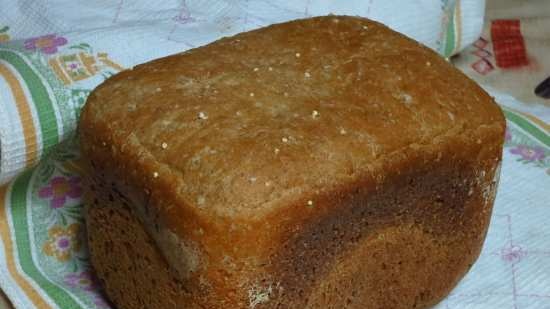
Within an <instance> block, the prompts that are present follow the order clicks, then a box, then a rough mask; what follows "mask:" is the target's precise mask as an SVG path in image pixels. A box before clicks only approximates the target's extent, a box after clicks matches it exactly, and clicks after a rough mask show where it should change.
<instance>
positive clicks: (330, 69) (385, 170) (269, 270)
mask: <svg viewBox="0 0 550 309" xmlns="http://www.w3.org/2000/svg"><path fill="white" fill-rule="evenodd" d="M504 129H505V122H504V118H503V116H502V113H501V111H500V109H499V108H498V106H497V105H496V104H495V103H494V101H493V100H492V98H491V97H489V96H488V95H487V94H486V93H485V92H484V91H483V90H482V89H481V88H480V87H478V86H477V85H476V84H475V83H474V82H472V81H471V80H469V79H468V78H466V77H465V76H464V75H462V74H461V73H459V72H458V71H457V70H456V69H454V68H453V67H452V66H451V65H450V64H448V63H447V62H446V61H445V60H444V59H442V58H440V57H439V56H438V55H437V54H436V53H434V52H433V51H431V50H429V49H427V48H425V47H423V46H421V45H420V44H419V43H417V42H415V41H413V40H411V39H408V38H406V37H404V36H403V35H400V34H398V33H396V32H394V31H392V30H390V29H388V28H387V27H385V26H383V25H381V24H379V23H376V22H373V21H370V20H367V19H363V18H358V17H346V16H325V17H316V18H311V19H304V20H297V21H292V22H287V23H283V24H277V25H272V26H269V27H266V28H262V29H259V30H255V31H251V32H246V33H242V34H239V35H236V36H233V37H229V38H223V39H221V40H219V41H216V42H214V43H211V44H209V45H207V46H204V47H200V48H196V49H192V50H189V51H187V52H184V53H181V54H178V55H174V56H170V57H166V58H163V59H159V60H155V61H152V62H150V63H146V64H143V65H139V66H137V67H135V68H133V69H131V70H127V71H124V72H122V73H120V74H118V75H116V76H114V77H112V78H110V79H109V80H107V81H106V82H105V83H103V84H102V85H101V86H99V87H98V88H97V89H96V90H94V91H93V93H92V94H91V95H90V97H89V99H88V102H87V104H86V106H85V108H84V111H83V113H82V117H81V121H80V129H79V132H80V142H81V150H82V158H83V165H84V167H85V170H86V179H87V183H88V189H87V193H86V203H87V216H86V220H87V229H88V239H89V248H90V251H91V258H92V263H93V266H94V267H95V270H96V271H97V275H98V277H99V278H100V280H101V282H102V284H103V286H104V288H105V291H106V293H107V295H108V297H109V298H110V299H111V301H112V302H113V304H115V305H116V306H117V307H118V308H119V309H136V308H155V309H168V308H185V309H194V308H203V309H204V308H208V309H222V308H223V309H228V308H229V309H245V308H246V309H267V308H278V309H314V308H315V309H329V308H334V309H336V308H337V309H341V308H348V309H369V308H391V309H399V308H426V307H429V306H432V305H434V304H436V303H437V302H438V301H440V300H441V299H442V298H443V297H445V295H447V294H448V293H449V292H450V290H451V289H452V288H453V287H454V286H455V285H456V284H457V282H458V281H459V280H460V279H461V278H462V276H463V275H464V274H465V273H466V272H467V270H468V269H469V267H470V266H471V265H472V263H474V261H475V260H476V258H477V257H478V255H479V252H480V248H481V245H482V243H483V240H484V238H485V234H486V231H487V226H488V223H489V219H490V214H491V209H492V204H493V200H494V197H495V188H496V183H497V179H498V175H499V171H498V167H499V164H500V161H501V152H502V144H503V139H504Z"/></svg>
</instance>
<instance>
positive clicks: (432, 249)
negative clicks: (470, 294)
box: [87, 197, 490, 309]
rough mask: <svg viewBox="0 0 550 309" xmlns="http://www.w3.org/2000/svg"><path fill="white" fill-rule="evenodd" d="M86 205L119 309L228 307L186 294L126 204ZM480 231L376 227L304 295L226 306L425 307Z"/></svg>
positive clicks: (457, 274) (468, 254)
mask: <svg viewBox="0 0 550 309" xmlns="http://www.w3.org/2000/svg"><path fill="white" fill-rule="evenodd" d="M89 204H91V205H92V207H88V208H87V227H88V239H89V247H90V250H91V257H92V264H93V265H94V267H95V269H96V271H97V274H98V277H99V278H100V279H101V281H102V283H103V286H104V288H105V290H106V293H107V294H108V296H109V298H110V299H111V300H112V301H113V303H114V304H115V305H116V306H117V308H119V309H137V308H157V309H168V308H171V309H172V308H186V309H194V308H227V306H228V305H229V304H227V303H226V304H224V305H221V304H219V303H218V302H217V301H216V300H215V299H209V297H212V296H209V295H206V294H204V295H196V293H197V291H193V292H191V291H190V290H189V288H188V287H186V284H184V283H182V282H180V281H179V280H178V279H177V276H175V275H174V271H173V270H172V269H171V267H170V266H169V264H168V263H167V262H166V260H165V258H164V257H163V255H162V254H161V252H160V250H159V249H158V247H157V245H156V243H155V241H154V240H153V238H152V237H151V236H150V235H149V234H148V232H147V230H146V229H145V228H144V226H143V224H142V223H141V221H140V220H139V219H138V218H139V217H138V216H137V215H136V214H135V213H134V211H133V210H132V209H131V206H129V205H127V204H124V203H122V202H120V201H116V200H112V201H110V200H109V199H100V198H97V197H95V198H93V200H92V201H90V203H89ZM480 214H481V213H480ZM489 215H490V211H488V212H486V213H484V214H483V215H482V216H483V217H484V218H482V219H481V220H482V221H486V220H488V216H489ZM478 219H480V218H478ZM479 227H480V230H479V231H471V232H472V233H471V234H470V233H468V234H470V235H477V236H476V237H474V238H475V239H474V238H468V239H464V238H463V237H457V238H456V239H454V240H453V239H452V237H451V238H450V237H448V236H445V237H443V238H442V237H441V235H438V234H434V233H428V232H426V231H425V230H423V229H422V228H421V225H415V224H414V223H411V224H402V225H388V226H385V227H380V228H377V229H375V230H373V231H371V232H370V233H369V235H368V236H366V237H362V238H361V239H359V240H358V241H357V242H356V243H355V244H354V245H353V246H352V247H349V249H348V250H346V251H344V252H342V254H339V255H338V257H337V258H335V259H334V260H333V261H332V262H331V265H330V267H329V269H328V271H325V272H324V275H323V276H322V278H319V279H321V280H316V281H315V282H313V283H312V282H303V286H304V287H305V286H308V287H309V288H307V289H304V290H302V291H303V292H305V293H307V295H298V294H300V293H298V294H296V293H292V291H288V292H289V293H287V296H286V297H279V299H273V300H275V301H272V302H264V301H263V299H261V298H257V299H256V298H254V297H256V296H255V295H252V298H251V299H250V302H249V303H248V304H243V303H235V304H231V306H230V307H231V308H234V309H241V308H242V309H244V308H248V309H260V308H262V309H263V308H279V309H283V308H288V309H336V308H339V309H341V308H347V309H360V308H361V309H370V308H372V309H375V308H388V309H389V308H391V309H400V308H403V309H404V308H428V307H430V306H433V305H434V304H436V303H438V302H439V301H440V300H441V299H443V298H444V297H445V296H446V295H447V294H448V293H449V292H450V290H451V289H452V288H453V287H454V286H455V285H456V283H457V282H458V280H460V278H462V276H463V275H464V274H465V273H466V271H467V270H468V269H469V267H470V266H471V264H472V263H473V262H474V261H475V259H476V258H477V256H478V255H479V251H480V248H481V244H482V241H483V238H484V234H485V230H484V229H485V228H486V225H485V224H481V225H479ZM312 264H315V262H312ZM295 277H300V276H295ZM273 289H276V287H275V286H273ZM242 292H243V293H247V291H242ZM283 294H284V293H283ZM260 296H261V295H260ZM264 296H265V295H264Z"/></svg>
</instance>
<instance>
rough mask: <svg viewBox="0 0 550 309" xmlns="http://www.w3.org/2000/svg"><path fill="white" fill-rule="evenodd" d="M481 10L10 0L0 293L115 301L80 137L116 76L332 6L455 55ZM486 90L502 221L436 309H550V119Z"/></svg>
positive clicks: (5, 5) (103, 303) (4, 5)
mask: <svg viewBox="0 0 550 309" xmlns="http://www.w3.org/2000/svg"><path fill="white" fill-rule="evenodd" d="M483 7H484V1H474V0H471V1H467V0H462V1H459V0H455V1H453V0H415V1H407V2H404V1H389V0H386V1H376V0H369V1H348V2H341V1H320V0H303V1H292V2H290V1H282V0H281V1H262V0H257V1H252V0H251V1H220V0H197V1H163V2H160V3H158V4H157V3H155V7H154V8H151V4H150V2H148V1H133V2H128V1H124V0H119V1H98V2H94V3H93V4H92V3H88V2H83V1H56V2H55V4H53V3H42V2H35V1H6V0H0V42H2V43H0V161H1V165H0V182H1V181H3V182H6V184H5V185H4V186H1V187H0V240H1V241H0V244H1V246H0V287H1V288H2V289H3V290H4V292H5V293H6V294H7V295H8V297H9V298H10V299H11V301H12V303H13V305H14V306H15V307H16V308H33V307H38V308H62V309H68V308H71V309H72V308H108V307H109V304H108V301H107V300H106V298H104V297H103V295H102V293H101V290H100V289H99V286H98V284H97V281H96V280H95V278H94V275H93V271H92V269H91V267H90V265H89V261H88V254H87V249H86V242H85V233H86V231H85V229H84V225H83V217H82V212H81V210H82V202H81V199H80V197H81V195H82V186H81V180H80V177H79V176H78V165H77V164H76V160H77V159H78V151H77V143H78V141H77V140H76V139H75V138H74V130H75V126H76V123H77V121H78V113H79V110H80V108H81V107H82V105H83V104H84V103H85V99H86V97H87V95H88V94H89V93H90V91H91V90H92V89H93V88H94V87H95V86H96V85H97V84H99V83H100V82H102V81H103V80H104V79H106V78H108V77H109V76H111V75H113V74H116V73H117V72H119V71H121V70H123V69H124V68H129V67H132V66H133V65H136V64H138V63H141V62H144V61H147V60H150V59H153V58H157V57H161V56H165V55H168V54H172V53H176V52H180V51H183V50H185V49H189V48H193V47H197V46H200V45H203V44H205V43H207V42H210V41H212V40H214V39H216V38H219V37H221V36H226V35H231V34H234V33H237V32H240V31H243V30H248V29H252V28H256V27H259V26H263V25H267V24H271V23H274V22H280V21H284V20H289V19H295V18H303V17H308V16H314V15H321V14H329V13H334V14H350V15H361V16H366V17H371V18H374V19H377V20H379V21H382V22H384V23H386V24H388V25H389V26H391V27H392V28H394V29H396V30H398V31H401V32H403V33H405V34H407V35H409V36H411V37H413V38H415V39H417V40H419V41H420V42H422V43H424V44H425V45H427V46H429V47H431V48H433V49H435V50H437V51H438V52H440V53H441V54H442V55H443V56H445V57H450V56H451V55H453V54H456V53H457V52H459V51H461V50H462V48H463V47H465V46H468V45H469V44H470V43H474V42H478V41H476V40H478V38H479V35H480V33H481V29H482V23H483ZM484 39H485V40H487V41H488V42H489V41H490V40H491V37H485V38H484ZM463 55H464V54H463V53H462V56H463ZM462 56H459V57H462ZM493 86H494V85H493ZM487 90H488V91H489V92H490V93H491V94H493V95H494V96H495V97H496V100H497V102H499V103H500V104H501V106H502V107H503V111H504V113H505V115H506V118H507V121H508V130H507V134H506V145H505V149H504V160H503V165H502V176H501V184H500V186H499V190H498V194H497V200H496V203H495V210H494V215H493V217H492V222H491V226H490V228H489V233H488V238H487V240H486V243H485V245H484V249H483V252H482V254H481V256H480V259H479V260H478V262H477V263H476V264H475V265H474V267H473V268H472V270H471V271H470V272H469V274H468V275H467V276H466V278H465V279H464V280H463V281H462V282H461V283H460V285H459V286H458V287H457V288H456V289H455V290H454V291H453V292H452V293H451V295H450V296H449V297H448V298H447V299H445V300H444V301H443V302H442V303H441V304H439V305H438V306H437V308H438V309H441V308H550V229H549V228H548V226H550V197H549V194H550V193H549V192H550V135H549V127H548V122H549V121H550V114H549V113H548V109H547V108H546V107H544V105H543V104H537V102H534V103H532V104H524V103H523V102H520V101H518V100H516V99H515V98H513V97H511V96H509V95H505V94H503V93H501V92H499V91H497V90H495V89H494V88H490V87H488V88H487ZM539 103H540V102H539Z"/></svg>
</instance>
